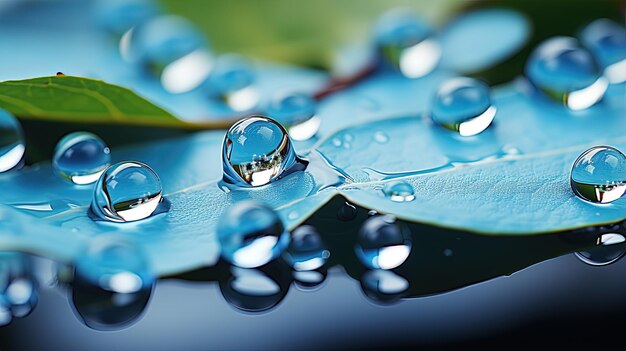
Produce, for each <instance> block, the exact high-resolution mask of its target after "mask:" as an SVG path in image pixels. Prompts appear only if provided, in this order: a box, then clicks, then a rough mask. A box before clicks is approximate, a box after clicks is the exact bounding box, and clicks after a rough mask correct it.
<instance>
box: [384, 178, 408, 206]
mask: <svg viewBox="0 0 626 351" xmlns="http://www.w3.org/2000/svg"><path fill="white" fill-rule="evenodd" d="M383 193H385V196H386V197H387V198H389V200H391V201H395V202H408V201H413V200H415V191H414V190H413V186H411V184H409V183H407V182H405V181H401V180H397V181H391V182H389V183H387V184H385V187H384V188H383Z"/></svg>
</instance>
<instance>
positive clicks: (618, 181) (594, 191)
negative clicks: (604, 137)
mask: <svg viewBox="0 0 626 351" xmlns="http://www.w3.org/2000/svg"><path fill="white" fill-rule="evenodd" d="M570 184H571V186H572V190H573V191H574V193H575V194H576V195H578V197H580V198H582V199H584V200H587V201H590V202H593V203H603V204H606V203H610V202H613V201H615V200H617V199H619V198H620V197H622V196H623V195H624V193H626V156H624V154H623V153H621V152H620V151H619V150H617V149H615V148H612V147H610V146H595V147H592V148H590V149H588V150H587V151H585V152H583V153H582V154H581V155H580V156H579V157H578V158H577V159H576V161H575V162H574V166H573V167H572V171H571V175H570Z"/></svg>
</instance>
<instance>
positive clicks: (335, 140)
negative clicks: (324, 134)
mask: <svg viewBox="0 0 626 351" xmlns="http://www.w3.org/2000/svg"><path fill="white" fill-rule="evenodd" d="M332 143H333V145H334V146H335V147H341V144H342V142H341V140H339V139H338V138H333V140H332Z"/></svg>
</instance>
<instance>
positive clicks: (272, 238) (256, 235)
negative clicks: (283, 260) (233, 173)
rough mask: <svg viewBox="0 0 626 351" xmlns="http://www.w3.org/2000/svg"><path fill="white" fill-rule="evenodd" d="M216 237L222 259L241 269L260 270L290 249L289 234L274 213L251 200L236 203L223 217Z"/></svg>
mask: <svg viewBox="0 0 626 351" xmlns="http://www.w3.org/2000/svg"><path fill="white" fill-rule="evenodd" d="M217 236H218V239H219V241H220V244H221V246H222V257H223V258H224V259H225V260H226V261H228V262H230V263H232V264H234V265H236V266H238V267H243V268H254V267H260V266H262V265H264V264H266V263H268V262H270V261H272V260H274V259H275V258H277V257H278V256H280V254H282V253H283V251H284V250H285V249H286V248H287V245H289V233H288V232H287V231H285V228H284V226H283V223H282V222H281V220H280V218H279V217H278V215H277V214H276V213H275V212H274V210H272V209H271V208H269V207H267V206H265V205H263V204H260V203H258V202H255V201H252V200H249V201H241V202H237V203H235V204H234V205H233V206H232V207H231V208H230V209H228V210H227V211H225V212H224V213H223V214H222V216H221V217H220V220H219V223H218V225H217Z"/></svg>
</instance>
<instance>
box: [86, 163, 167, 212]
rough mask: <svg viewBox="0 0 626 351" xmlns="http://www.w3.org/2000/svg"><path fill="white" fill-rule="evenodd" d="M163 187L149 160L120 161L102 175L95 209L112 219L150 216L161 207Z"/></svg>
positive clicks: (93, 204)
mask: <svg viewBox="0 0 626 351" xmlns="http://www.w3.org/2000/svg"><path fill="white" fill-rule="evenodd" d="M162 190H163V189H162V187H161V180H160V179H159V176H158V175H157V174H156V173H155V172H154V171H153V170H152V168H150V167H149V166H148V165H146V164H145V163H141V162H136V161H132V162H130V161H128V162H120V163H116V164H114V165H112V166H111V167H109V168H107V170H106V171H105V172H104V173H102V175H101V176H100V179H98V182H97V183H96V186H95V188H94V196H93V200H92V203H91V211H92V212H93V213H94V214H95V215H96V216H98V217H99V218H101V219H104V220H108V221H112V222H132V221H137V220H140V219H144V218H148V217H150V216H151V215H153V214H155V213H156V212H157V210H158V209H159V205H160V204H161V201H162V199H163V198H162Z"/></svg>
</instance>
